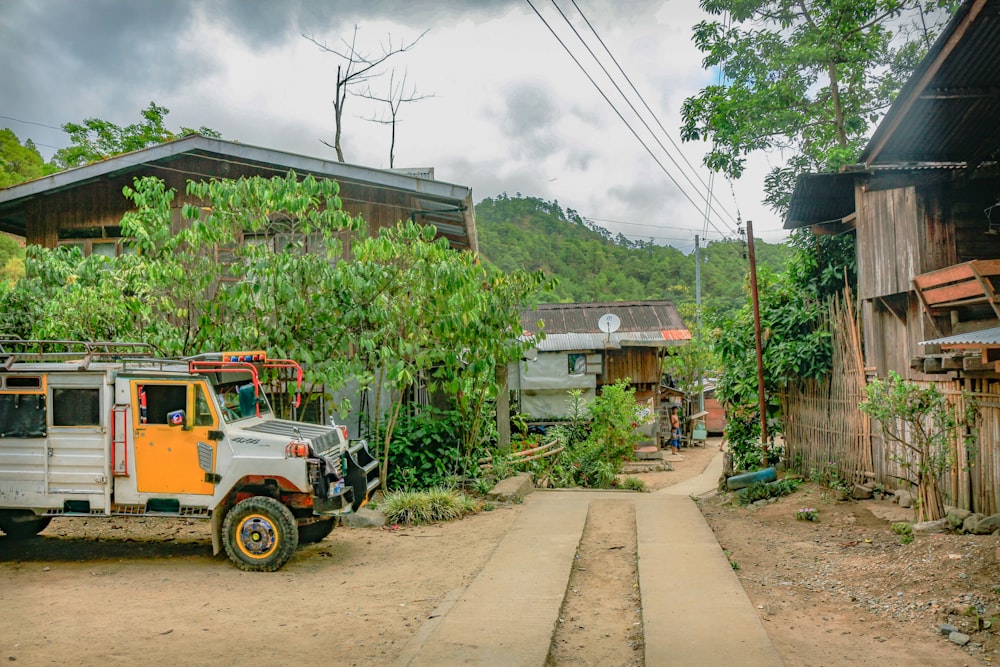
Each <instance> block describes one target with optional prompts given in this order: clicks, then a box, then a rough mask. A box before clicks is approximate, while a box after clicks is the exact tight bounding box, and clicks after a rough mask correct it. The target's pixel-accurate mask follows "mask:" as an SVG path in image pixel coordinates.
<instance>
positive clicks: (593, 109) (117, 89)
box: [0, 0, 785, 252]
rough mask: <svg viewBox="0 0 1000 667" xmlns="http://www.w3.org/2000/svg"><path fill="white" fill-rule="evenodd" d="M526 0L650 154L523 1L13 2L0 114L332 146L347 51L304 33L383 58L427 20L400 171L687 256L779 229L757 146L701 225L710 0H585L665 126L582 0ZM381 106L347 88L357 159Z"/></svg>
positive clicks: (304, 147)
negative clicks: (746, 233) (688, 102)
mask: <svg viewBox="0 0 1000 667" xmlns="http://www.w3.org/2000/svg"><path fill="white" fill-rule="evenodd" d="M532 4H534V6H535V7H536V8H537V9H538V11H539V12H540V13H541V14H542V16H543V17H544V19H545V22H547V23H548V24H549V25H550V26H551V28H552V29H553V30H555V31H556V32H557V33H558V35H559V36H560V37H561V38H562V39H563V40H564V42H565V43H566V44H567V46H569V47H570V49H571V50H572V52H573V53H574V54H575V55H576V57H577V58H578V59H579V60H580V62H581V63H582V64H583V65H584V66H585V67H586V69H587V71H588V72H589V73H590V75H591V76H592V77H593V78H594V80H595V81H597V82H598V83H599V84H600V85H601V87H602V89H604V90H605V91H606V93H605V94H606V95H607V96H608V97H609V98H610V99H611V100H612V101H614V102H615V103H616V105H617V106H618V107H619V108H620V110H621V113H622V115H624V116H625V118H626V119H627V120H628V121H629V123H630V124H631V125H632V126H633V127H634V128H635V131H636V132H637V133H639V135H640V136H641V137H642V139H643V141H644V142H645V143H646V145H647V146H648V147H649V150H650V151H652V153H653V156H651V155H650V152H648V151H647V149H646V148H644V147H643V145H642V143H640V141H639V140H638V139H637V138H636V137H635V136H634V135H633V134H632V132H631V131H630V130H629V129H628V127H627V126H626V124H625V123H624V122H623V121H622V120H621V119H620V118H619V117H618V116H617V115H616V113H615V111H614V110H613V109H612V107H611V106H610V105H609V103H608V102H607V101H605V100H604V99H603V98H602V96H601V93H599V92H598V91H597V90H596V89H595V87H594V85H593V84H592V83H591V82H590V81H588V79H587V77H586V75H585V74H584V73H583V72H582V71H581V69H580V67H579V66H578V65H577V64H575V63H574V61H573V60H572V58H571V57H570V56H569V55H568V54H567V53H566V51H565V50H564V48H563V47H562V46H561V45H560V43H559V41H558V40H557V39H556V38H555V37H554V36H553V34H552V32H550V29H549V28H548V27H546V23H545V22H543V21H542V20H541V19H540V18H539V17H538V16H537V15H536V13H535V12H534V11H533V10H532V7H531V5H529V3H528V1H527V0H465V1H462V0H369V1H362V0H282V1H280V2H278V1H273V2H271V1H267V2H266V1H264V0H215V1H196V0H0V62H3V63H4V66H3V67H2V68H0V127H10V128H11V129H12V130H14V132H15V133H16V134H17V135H18V137H20V138H21V139H22V140H23V139H26V138H29V137H30V138H31V139H32V140H34V141H35V143H36V144H37V145H38V146H39V148H40V150H41V151H42V152H43V155H45V156H46V157H49V156H50V155H51V153H52V151H53V150H54V148H58V147H62V146H64V145H65V144H66V142H67V139H66V135H65V134H64V133H63V132H61V131H60V130H59V129H58V126H60V125H62V124H63V123H65V122H68V121H74V122H79V121H82V120H83V119H85V118H92V117H97V118H102V119H105V120H109V121H112V122H114V123H117V124H119V125H126V124H129V123H134V122H137V121H138V120H139V111H140V110H141V109H142V108H144V107H146V106H147V105H148V104H149V102H151V101H155V102H156V103H157V104H159V105H162V106H165V107H167V108H168V109H170V115H169V116H168V117H167V126H168V127H170V128H171V129H177V128H179V127H181V126H187V127H199V126H207V127H211V128H213V129H215V130H218V131H219V132H221V133H222V136H223V138H225V139H230V140H236V141H240V142H243V143H246V144H251V145H255V146H263V147H267V148H274V149H279V150H285V151H289V152H294V153H300V154H304V155H310V156H316V157H326V158H329V159H335V158H336V156H335V155H334V153H333V151H332V149H330V148H328V147H327V146H325V145H324V144H323V143H322V141H323V140H326V141H329V142H331V143H332V141H333V130H334V123H333V105H332V103H331V101H332V99H333V95H334V81H335V77H336V68H337V65H338V63H341V62H342V61H340V60H339V59H338V58H337V57H336V56H335V55H332V54H330V53H324V52H322V51H321V50H320V49H319V48H317V46H316V45H315V44H313V43H311V42H309V41H308V40H307V39H305V38H304V37H303V35H308V36H311V37H313V38H315V39H316V40H317V41H319V42H325V43H326V44H328V45H330V46H332V47H338V48H341V47H342V46H343V41H342V40H345V39H347V40H350V39H351V37H352V35H353V34H354V32H355V26H356V27H357V44H358V50H359V51H360V52H361V53H366V54H369V55H373V56H374V55H378V54H379V53H380V52H381V50H382V49H383V47H384V45H386V44H387V43H388V42H389V40H390V39H391V43H392V44H393V45H394V46H396V45H399V44H400V43H403V42H409V41H412V40H413V39H415V38H417V37H418V36H419V35H420V34H421V33H422V32H424V31H425V30H426V31H428V32H427V34H426V35H425V36H424V37H423V38H422V39H421V40H420V41H419V42H418V43H417V44H416V45H415V46H414V47H413V48H412V49H411V50H409V51H408V52H406V53H403V54H400V55H397V56H394V57H393V58H392V59H391V60H390V61H388V65H390V66H391V68H395V76H396V77H397V78H399V77H401V76H403V75H404V74H405V76H406V78H407V82H408V83H409V84H411V85H410V86H408V90H409V89H410V88H412V87H414V86H415V90H416V93H417V94H419V95H427V96H432V97H427V98H425V99H423V100H420V101H417V102H414V103H411V104H406V105H403V106H402V107H401V109H400V112H399V123H398V125H397V140H396V149H395V156H396V158H395V166H396V167H409V166H412V167H427V166H431V167H434V169H435V175H436V177H437V178H438V179H439V180H443V181H448V182H452V183H458V184H461V185H467V186H471V187H472V189H473V195H474V197H475V199H476V201H479V200H480V199H482V198H484V197H491V196H495V195H497V194H499V193H502V192H507V193H508V194H510V195H514V194H515V193H522V194H524V195H531V196H537V197H542V198H544V199H549V200H553V199H554V200H558V201H559V203H560V204H561V205H562V206H563V207H564V208H572V209H575V210H576V211H578V212H579V213H580V214H581V215H583V216H584V217H587V218H590V219H592V220H594V221H595V222H597V224H600V225H602V226H604V227H606V228H608V229H611V230H612V231H613V232H615V233H619V232H620V233H622V234H625V235H626V236H628V237H630V238H634V239H641V240H649V239H653V240H654V241H655V242H657V243H669V244H671V245H674V246H676V247H678V248H681V249H682V250H684V251H685V252H690V250H691V249H692V247H693V244H694V236H695V234H699V235H701V236H702V238H707V240H713V239H719V238H722V237H723V235H730V236H731V235H732V234H733V233H734V230H735V222H734V220H735V218H736V216H737V215H739V216H741V217H742V219H743V220H747V219H751V220H753V224H754V232H755V236H758V237H763V238H764V239H765V240H767V241H772V242H776V241H779V240H781V239H783V238H784V237H785V233H784V232H783V231H782V230H781V221H780V220H779V219H778V217H777V216H776V215H775V214H774V213H772V212H771V211H769V210H768V209H766V208H765V207H764V206H763V205H762V204H761V203H760V199H761V192H762V184H763V179H764V174H765V173H766V172H767V170H768V169H769V166H770V165H772V164H776V163H779V162H780V161H781V156H780V155H760V156H756V158H755V159H752V160H751V162H750V169H749V170H748V173H747V174H746V175H745V176H744V177H743V178H742V179H741V180H740V181H738V182H735V183H732V184H730V183H728V182H727V181H725V180H724V179H721V178H719V179H716V180H715V184H714V192H715V196H716V197H718V198H719V201H720V205H721V208H722V209H723V210H720V211H719V212H718V213H717V215H715V216H713V218H712V220H711V222H710V223H709V224H708V226H707V233H706V224H705V221H704V208H705V206H704V203H703V202H704V188H703V186H702V182H703V181H704V182H707V181H708V180H709V177H708V173H707V171H705V170H704V169H703V168H701V166H700V165H701V158H702V154H703V152H704V145H703V144H681V143H680V138H679V132H678V128H679V126H680V108H681V104H682V103H683V101H684V99H685V98H686V97H688V96H691V95H694V94H695V93H697V91H698V90H699V89H700V88H701V87H703V86H704V85H706V84H708V83H711V82H713V81H714V79H715V76H716V75H715V73H714V72H711V71H705V70H703V69H702V67H701V54H700V53H699V52H698V51H697V50H696V49H695V48H694V46H693V44H692V41H691V27H692V26H693V25H694V24H695V23H697V22H698V21H699V20H701V19H702V18H703V15H702V14H701V12H700V10H699V8H698V4H697V0H629V2H627V3H626V2H620V0H576V3H575V4H576V5H577V6H578V7H579V9H580V10H582V12H583V14H584V15H585V16H586V18H587V19H589V21H590V23H591V24H592V25H593V27H594V29H595V30H596V32H597V33H598V34H599V35H600V37H601V38H602V39H603V41H604V43H605V44H606V45H607V47H608V48H609V49H610V50H611V52H612V53H613V54H614V55H615V57H616V58H617V60H618V62H619V63H620V64H621V66H622V68H623V69H624V71H625V73H626V74H627V75H628V76H629V78H630V79H631V81H632V82H633V83H634V84H635V86H636V88H637V89H638V90H639V92H640V93H641V94H642V96H643V98H644V99H645V102H646V103H647V104H648V105H649V107H650V108H651V109H652V110H653V111H654V112H655V114H656V119H653V118H652V117H650V116H648V115H646V116H645V119H646V123H647V124H648V125H649V126H650V127H652V128H654V129H655V131H656V134H655V136H653V135H651V134H650V133H649V131H647V130H646V129H645V127H644V126H643V123H642V122H640V121H639V120H637V119H636V117H635V115H634V114H633V113H632V112H631V111H630V110H629V108H628V105H627V104H625V103H624V102H622V101H621V97H620V96H619V95H618V94H617V93H616V92H615V90H614V87H613V86H612V85H611V84H610V83H608V82H607V79H606V77H605V76H604V74H603V73H602V72H601V70H600V68H599V67H598V65H596V64H595V63H594V61H593V60H592V59H590V56H589V55H588V54H587V51H586V49H585V48H584V47H583V46H582V45H581V44H580V42H579V41H578V40H577V38H576V37H575V36H574V34H573V32H572V29H571V28H570V27H569V25H568V22H567V21H566V20H564V18H563V17H562V16H561V15H560V13H559V11H558V9H562V11H563V12H564V13H565V14H566V16H567V17H568V19H569V23H572V25H573V26H574V27H575V28H576V30H577V31H578V32H579V33H580V34H581V35H585V36H588V37H589V42H590V44H591V48H592V49H594V50H595V52H596V51H598V50H599V49H600V48H601V47H600V44H599V43H598V42H597V40H596V39H594V38H593V36H592V35H593V33H591V32H590V29H589V28H588V27H587V25H586V23H585V22H584V20H583V18H582V17H581V14H580V13H579V12H578V11H577V8H576V7H574V2H573V1H572V0H557V3H554V2H553V0H532ZM557 7H558V9H557ZM605 62H606V66H607V67H608V68H609V69H611V68H614V65H613V64H612V63H610V62H609V61H608V60H607V58H605ZM388 69H389V68H387V70H388ZM387 70H386V71H387ZM612 71H614V70H613V69H612ZM617 80H618V83H619V86H621V87H622V88H623V89H626V90H627V86H628V84H627V83H626V82H625V81H624V80H623V79H622V77H621V76H620V75H619V76H618V79H617ZM388 81H389V78H388V75H386V76H384V77H382V78H376V79H374V80H373V81H372V82H371V84H370V85H371V87H372V89H373V92H374V93H375V94H376V95H384V94H385V88H386V86H387V84H388ZM356 91H357V92H361V91H360V89H356ZM632 102H633V105H635V106H636V107H637V108H640V109H641V108H642V106H641V102H639V101H638V100H637V99H635V98H634V97H633V98H632ZM383 106H384V105H380V104H378V103H375V102H371V101H368V100H364V99H362V98H360V97H351V98H349V99H348V102H347V106H346V110H345V113H344V136H343V139H342V143H343V147H344V153H345V158H346V160H347V162H351V163H355V164H360V165H365V166H371V167H379V168H388V166H389V143H390V141H389V140H390V134H389V127H388V126H386V125H380V124H377V123H373V122H370V121H369V120H366V118H373V117H378V116H379V115H384V108H383ZM657 120H658V121H659V123H662V125H663V127H664V128H666V130H667V131H668V132H669V135H670V138H669V139H668V138H667V137H665V136H664V135H663V133H662V132H660V130H659V128H658V127H657V125H656V121H657ZM670 139H672V140H673V141H674V142H676V144H677V145H679V146H680V148H681V150H682V153H680V152H678V151H677V150H676V149H675V147H674V145H673V144H672V143H671V141H670ZM660 144H662V145H663V146H665V147H666V149H667V151H669V154H668V152H665V150H664V149H663V148H661V147H660ZM654 156H655V159H654ZM675 162H676V164H675ZM686 162H689V163H690V164H692V165H694V166H695V167H696V168H698V173H697V174H694V173H691V172H690V170H688V169H687V165H686ZM677 164H679V165H681V167H682V168H683V170H684V172H683V173H682V171H681V169H679V168H678V167H677V166H676V165H677ZM661 165H662V166H661ZM668 172H669V174H670V175H668ZM685 174H687V175H685ZM671 176H672V177H673V179H674V180H676V181H677V182H679V183H680V185H681V186H683V189H682V188H679V187H678V186H677V185H676V184H674V183H673V182H672V181H671ZM692 184H693V185H692Z"/></svg>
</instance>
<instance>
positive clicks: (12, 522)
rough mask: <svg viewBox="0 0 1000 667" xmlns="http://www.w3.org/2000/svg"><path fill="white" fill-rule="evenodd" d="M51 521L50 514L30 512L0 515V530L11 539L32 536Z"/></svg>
mask: <svg viewBox="0 0 1000 667" xmlns="http://www.w3.org/2000/svg"><path fill="white" fill-rule="evenodd" d="M51 522H52V517H50V516H36V515H35V514H33V513H32V512H24V513H18V514H7V515H4V516H0V530H2V531H3V532H4V533H6V534H7V537H9V538H10V539H12V540H23V539H25V538H28V537H34V536H35V535H37V534H38V533H40V532H42V531H43V530H45V527H46V526H48V525H49V523H51Z"/></svg>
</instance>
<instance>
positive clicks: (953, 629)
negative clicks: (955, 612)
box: [938, 623, 958, 637]
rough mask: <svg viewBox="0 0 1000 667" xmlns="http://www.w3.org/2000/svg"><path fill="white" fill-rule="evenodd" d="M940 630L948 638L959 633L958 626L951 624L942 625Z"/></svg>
mask: <svg viewBox="0 0 1000 667" xmlns="http://www.w3.org/2000/svg"><path fill="white" fill-rule="evenodd" d="M938 630H939V631H940V632H941V634H942V635H944V636H945V637H947V636H948V635H950V634H951V633H953V632H958V628H957V627H956V626H954V625H952V624H951V623H942V624H941V627H940V628H938Z"/></svg>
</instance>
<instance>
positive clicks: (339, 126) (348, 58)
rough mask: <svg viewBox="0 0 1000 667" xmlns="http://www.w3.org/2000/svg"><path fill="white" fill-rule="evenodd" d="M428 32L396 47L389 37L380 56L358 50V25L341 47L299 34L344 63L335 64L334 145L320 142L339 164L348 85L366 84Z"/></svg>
mask: <svg viewBox="0 0 1000 667" xmlns="http://www.w3.org/2000/svg"><path fill="white" fill-rule="evenodd" d="M427 32H428V31H427V30H425V31H423V32H422V33H420V35H419V36H418V37H417V38H416V39H414V40H413V41H411V42H409V43H403V42H400V43H399V44H398V45H396V46H394V45H393V40H392V35H389V37H388V41H387V42H386V43H385V44H383V45H382V50H381V53H380V54H379V55H376V56H372V55H370V54H368V53H362V52H361V51H359V50H358V26H354V34H353V35H352V36H351V41H350V42H348V41H347V40H343V39H342V40H341V42H342V44H341V46H339V47H332V46H327V44H326V42H320V41H319V40H317V39H316V38H315V37H312V36H310V35H306V34H303V35H302V36H303V37H305V38H306V39H308V40H309V41H310V42H312V43H313V44H315V45H316V46H318V47H319V48H320V50H321V51H323V52H324V53H332V54H333V55H335V56H337V57H338V58H340V59H341V60H343V61H344V64H342V65H337V79H336V85H335V86H334V91H333V120H334V128H335V129H334V135H333V144H330V143H328V142H326V141H323V140H322V139H321V140H320V141H323V143H324V144H326V145H327V146H330V148H333V149H334V150H335V151H337V160H339V161H340V162H343V161H344V151H343V149H342V148H341V144H340V139H341V135H342V133H343V127H344V122H343V119H344V106H345V105H346V104H347V96H348V94H349V93H350V88H351V86H355V85H358V84H361V83H365V82H368V81H370V80H371V79H373V78H375V77H378V76H380V75H381V74H382V72H379V71H378V68H379V67H380V66H381V65H382V64H383V63H385V61H387V60H389V58H392V57H393V56H395V55H397V54H400V53H405V52H406V51H409V50H410V49H411V48H413V47H414V46H415V45H416V44H417V42H419V41H420V40H421V38H423V36H424V35H426V34H427ZM390 88H391V86H390Z"/></svg>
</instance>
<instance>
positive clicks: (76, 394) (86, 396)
mask: <svg viewBox="0 0 1000 667" xmlns="http://www.w3.org/2000/svg"><path fill="white" fill-rule="evenodd" d="M52 425H53V426H100V425H101V392H100V389H97V388H76V387H73V388H64V387H54V388H53V389H52Z"/></svg>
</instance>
